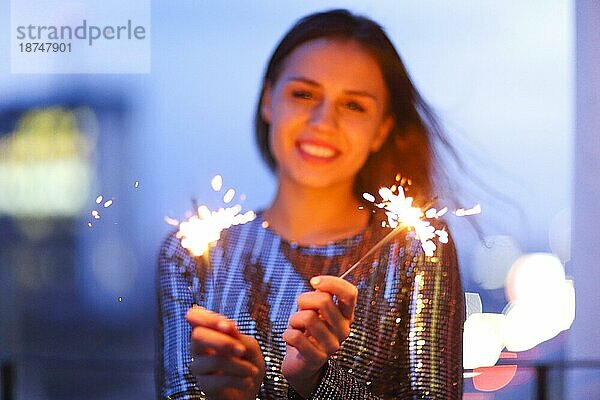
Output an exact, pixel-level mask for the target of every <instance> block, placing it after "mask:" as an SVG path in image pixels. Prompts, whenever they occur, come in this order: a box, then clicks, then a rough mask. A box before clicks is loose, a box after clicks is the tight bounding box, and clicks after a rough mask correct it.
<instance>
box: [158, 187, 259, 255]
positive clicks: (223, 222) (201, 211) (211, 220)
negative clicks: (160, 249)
mask: <svg viewBox="0 0 600 400" xmlns="http://www.w3.org/2000/svg"><path fill="white" fill-rule="evenodd" d="M211 187H212V188H213V190H214V191H215V192H219V191H220V190H221V188H222V187H223V178H221V176H220V175H216V176H215V177H214V178H213V179H212V181H211ZM234 196H235V190H234V189H228V190H227V191H226V192H225V195H224V196H223V202H224V203H226V204H228V203H230V202H231V201H232V200H233V197H234ZM194 208H195V210H194V211H195V214H194V215H192V216H191V217H190V218H189V219H187V220H186V221H183V222H181V223H179V222H178V221H176V220H173V219H171V218H168V217H167V218H168V219H166V220H167V223H170V224H172V225H177V224H179V231H178V232H177V238H179V239H180V240H181V245H182V246H183V247H184V248H186V249H187V250H188V251H189V252H190V253H191V254H192V255H193V256H195V257H200V256H206V255H207V251H208V249H209V248H210V246H211V245H213V244H214V243H215V242H216V241H217V240H219V238H220V237H221V232H222V231H223V230H224V229H226V228H229V227H230V226H233V225H239V224H244V223H246V222H249V221H252V220H253V219H254V218H256V214H255V213H254V212H253V211H246V212H245V213H242V212H241V211H242V206H241V205H239V204H235V205H233V206H231V207H221V208H219V209H218V210H216V211H211V210H209V209H208V207H207V206H205V205H201V206H198V205H196V204H195V202H194Z"/></svg>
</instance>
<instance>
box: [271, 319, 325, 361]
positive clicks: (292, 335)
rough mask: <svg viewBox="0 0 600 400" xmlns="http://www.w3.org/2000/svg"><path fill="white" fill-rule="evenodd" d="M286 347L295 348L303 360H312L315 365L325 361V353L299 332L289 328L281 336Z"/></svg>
mask: <svg viewBox="0 0 600 400" xmlns="http://www.w3.org/2000/svg"><path fill="white" fill-rule="evenodd" d="M281 337H282V338H283V341H284V342H286V343H287V344H288V345H290V346H292V347H294V348H296V350H298V352H299V353H300V354H301V355H302V357H303V358H305V359H307V360H314V361H316V362H317V363H323V362H325V361H326V360H327V358H328V356H327V353H325V352H324V351H322V350H320V349H319V348H318V347H317V346H316V345H315V344H314V343H313V342H311V341H310V340H309V338H308V337H307V336H306V335H305V334H304V333H303V332H302V331H300V330H298V329H294V328H291V327H289V328H288V329H286V330H285V331H284V332H283V335H282V336H281Z"/></svg>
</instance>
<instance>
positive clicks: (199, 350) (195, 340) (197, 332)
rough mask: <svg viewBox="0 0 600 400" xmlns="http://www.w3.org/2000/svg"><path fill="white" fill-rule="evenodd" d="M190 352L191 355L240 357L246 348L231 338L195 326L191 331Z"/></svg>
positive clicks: (212, 330)
mask: <svg viewBox="0 0 600 400" xmlns="http://www.w3.org/2000/svg"><path fill="white" fill-rule="evenodd" d="M190 352H191V353H192V355H203V354H214V353H216V354H218V355H221V356H230V355H231V356H238V357H242V356H243V355H244V354H245V353H246V347H245V346H244V345H243V344H242V343H241V342H240V341H239V340H238V339H235V338H233V337H232V336H230V335H228V334H225V333H222V332H219V331H216V330H214V329H210V328H205V327H203V326H196V327H195V328H193V329H192V334H191V346H190Z"/></svg>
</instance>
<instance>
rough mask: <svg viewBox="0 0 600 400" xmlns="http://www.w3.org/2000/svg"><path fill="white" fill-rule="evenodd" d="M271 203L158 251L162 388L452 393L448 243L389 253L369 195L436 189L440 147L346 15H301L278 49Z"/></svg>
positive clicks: (413, 100) (260, 131)
mask: <svg viewBox="0 0 600 400" xmlns="http://www.w3.org/2000/svg"><path fill="white" fill-rule="evenodd" d="M256 135H257V141H258V145H259V147H260V149H261V152H262V154H263V156H264V158H265V160H266V162H267V163H268V164H269V166H270V167H271V168H272V169H273V171H274V172H275V173H276V175H277V179H278V189H277V193H276V196H275V199H274V200H273V202H272V204H271V205H270V206H269V207H268V208H267V209H266V210H264V211H263V212H260V213H258V217H257V218H256V219H255V220H254V221H252V222H249V223H247V224H244V225H239V226H235V227H231V228H229V229H227V230H226V231H224V232H223V234H222V237H221V239H220V240H219V241H218V243H216V245H215V247H214V248H212V249H211V251H210V257H209V259H210V262H209V263H205V262H203V261H202V260H199V259H196V258H194V257H191V256H190V255H189V254H188V253H187V251H186V250H185V249H183V248H182V247H181V244H180V243H179V240H178V239H177V238H176V236H175V235H171V236H169V237H168V239H167V240H166V242H165V243H164V245H163V247H162V249H161V252H160V257H159V280H160V282H159V303H160V304H159V311H160V322H161V327H160V332H161V335H160V342H159V344H160V366H159V379H158V382H159V386H160V388H159V391H160V395H161V396H162V398H170V399H173V400H174V399H199V398H203V397H206V398H208V399H211V400H212V399H228V400H234V399H255V398H260V399H284V398H289V399H339V400H342V399H357V400H358V399H361V400H363V399H392V398H394V399H395V398H398V399H412V398H415V399H416V398H419V399H422V398H426V399H460V398H461V397H462V326H463V314H464V310H463V293H462V290H461V284H460V278H459V272H458V267H457V262H456V255H455V250H454V247H453V245H452V242H450V243H447V244H438V246H437V250H436V252H435V254H434V255H433V256H431V257H429V256H426V255H425V254H424V252H423V249H422V247H421V244H420V242H419V240H418V239H417V238H415V236H414V234H412V233H409V232H404V233H402V234H399V235H397V237H396V238H395V239H394V240H393V241H391V243H389V244H387V245H385V246H383V247H382V248H381V249H380V250H379V251H377V252H376V254H374V255H373V256H372V257H371V258H370V259H369V260H367V262H365V263H364V264H363V265H361V267H359V268H358V269H357V270H355V271H354V273H351V274H350V276H349V277H348V280H344V279H340V278H338V276H339V275H340V274H341V273H343V272H344V271H345V270H346V269H347V268H348V267H349V266H350V265H352V264H353V263H354V262H355V261H356V260H358V259H359V258H360V257H361V256H362V255H364V254H365V253H366V252H367V251H368V250H369V249H370V248H372V247H373V246H374V245H375V243H377V242H378V241H379V239H381V238H382V237H383V236H385V234H387V232H389V228H382V227H381V221H382V219H383V218H382V217H381V216H380V215H377V214H374V213H373V212H372V211H371V208H369V207H368V206H366V205H365V204H363V203H362V196H361V195H362V193H363V192H370V193H376V192H377V189H378V188H379V187H380V186H389V185H390V184H391V183H393V182H394V177H395V176H396V174H398V173H400V174H401V175H402V176H404V177H407V178H409V179H411V180H412V185H411V186H410V188H409V190H410V194H411V195H412V196H414V197H415V198H416V199H417V201H420V202H421V204H423V203H425V202H427V201H429V200H431V199H432V198H434V196H435V195H437V193H435V191H434V188H435V186H434V176H435V168H434V167H435V158H434V152H433V150H432V146H433V142H435V141H441V143H442V144H444V143H445V141H444V140H443V136H441V135H440V131H439V129H438V125H437V124H436V123H435V119H434V118H433V116H432V113H431V112H430V111H429V108H428V107H427V106H426V104H425V103H424V102H423V100H422V99H421V98H420V96H419V94H418V93H417V91H416V89H415V88H414V86H413V85H412V83H411V81H410V79H409V77H408V75H407V72H406V70H405V68H404V66H403V64H402V62H401V60H400V57H399V56H398V54H397V52H396V50H395V49H394V46H393V45H392V44H391V42H390V40H389V39H388V37H387V36H386V34H385V33H384V32H383V30H382V29H381V27H380V26H378V25H377V24H376V23H375V22H373V21H371V20H369V19H367V18H365V17H361V16H356V15H353V14H351V13H349V12H347V11H345V10H333V11H328V12H323V13H317V14H312V15H309V16H307V17H305V18H303V19H302V20H300V21H299V22H298V23H297V24H296V25H295V26H294V27H292V29H291V30H290V31H289V32H288V33H287V34H286V35H285V37H284V38H283V39H282V40H281V42H280V43H279V45H278V47H277V48H276V49H275V52H274V53H273V55H272V57H271V60H270V61H269V64H268V66H267V70H266V73H265V76H264V81H263V86H262V92H261V96H260V99H259V102H258V105H257V111H256Z"/></svg>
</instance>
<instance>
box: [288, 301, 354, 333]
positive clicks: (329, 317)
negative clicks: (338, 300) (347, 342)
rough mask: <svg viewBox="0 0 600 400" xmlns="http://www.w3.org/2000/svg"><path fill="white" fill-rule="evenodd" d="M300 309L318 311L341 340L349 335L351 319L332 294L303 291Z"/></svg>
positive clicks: (299, 303) (299, 304)
mask: <svg viewBox="0 0 600 400" xmlns="http://www.w3.org/2000/svg"><path fill="white" fill-rule="evenodd" d="M298 309H299V310H314V311H315V312H317V314H319V316H320V317H322V318H323V319H324V322H325V323H326V324H327V326H328V327H329V330H331V332H332V333H333V334H334V335H335V336H336V337H337V338H338V340H339V341H340V342H341V341H343V340H344V339H346V337H348V334H349V333H350V322H351V321H350V320H349V319H346V317H345V316H344V315H343V314H342V312H341V310H340V309H339V307H338V306H337V305H336V304H335V303H334V302H333V298H332V296H331V294H329V293H326V292H320V291H314V292H307V293H302V294H301V295H300V296H298Z"/></svg>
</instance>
